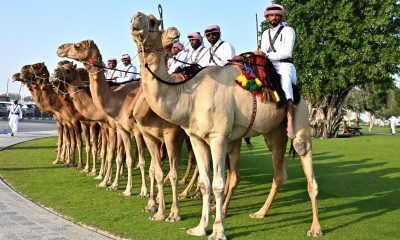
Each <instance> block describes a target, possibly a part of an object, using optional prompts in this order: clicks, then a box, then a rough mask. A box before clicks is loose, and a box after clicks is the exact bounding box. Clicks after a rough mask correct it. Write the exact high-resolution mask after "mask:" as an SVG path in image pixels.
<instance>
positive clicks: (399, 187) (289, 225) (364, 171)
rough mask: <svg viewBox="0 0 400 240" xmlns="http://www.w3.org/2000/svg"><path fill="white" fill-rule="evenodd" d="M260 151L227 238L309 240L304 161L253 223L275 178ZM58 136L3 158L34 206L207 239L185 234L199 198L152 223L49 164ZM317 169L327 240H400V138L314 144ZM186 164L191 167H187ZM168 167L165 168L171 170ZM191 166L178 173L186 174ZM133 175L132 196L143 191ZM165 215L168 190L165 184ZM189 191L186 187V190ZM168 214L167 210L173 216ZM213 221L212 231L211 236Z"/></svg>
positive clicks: (135, 205) (119, 229) (146, 234)
mask: <svg viewBox="0 0 400 240" xmlns="http://www.w3.org/2000/svg"><path fill="white" fill-rule="evenodd" d="M252 141H253V143H254V150H253V151H252V152H250V151H249V150H247V149H246V148H245V144H243V150H242V155H241V164H240V169H241V176H242V177H241V182H240V184H239V187H238V189H237V190H236V192H235V195H234V197H233V199H232V202H231V204H230V208H229V212H228V218H227V219H226V220H225V227H226V229H225V233H226V235H227V237H228V239H307V237H306V236H305V235H306V232H307V231H308V230H309V227H310V225H311V220H312V215H311V205H310V201H309V198H308V194H307V191H306V180H305V178H304V174H303V171H302V168H301V164H300V162H299V159H294V160H293V159H291V158H290V157H289V156H288V155H287V157H286V165H287V173H288V181H287V182H286V183H285V184H284V185H283V186H282V188H281V189H280V192H279V193H278V195H277V197H276V199H275V202H274V204H273V206H272V208H271V210H270V212H269V214H268V216H267V217H266V218H264V219H250V218H249V217H248V215H249V214H250V213H252V212H255V211H257V210H258V209H259V208H260V207H261V206H262V204H263V203H264V201H265V199H266V196H267V193H268V191H269V188H270V186H271V181H272V177H273V172H272V165H271V154H270V152H268V151H266V150H265V149H266V148H265V145H264V144H263V140H262V139H261V138H254V139H253V140H252ZM55 142H56V139H55V138H46V139H40V140H36V141H30V142H25V143H22V144H19V145H16V146H14V147H12V148H10V149H7V150H5V151H2V152H0V175H1V176H3V177H4V178H5V179H6V180H7V181H8V182H9V183H10V184H11V185H12V186H14V187H15V188H16V189H17V190H18V191H20V192H21V193H23V194H25V195H27V196H28V197H29V198H31V199H32V200H33V201H35V202H39V203H41V204H43V205H46V206H48V207H51V208H53V209H55V210H56V211H58V212H60V213H62V214H64V215H67V216H69V217H71V218H72V219H73V221H75V222H83V223H86V224H88V225H92V226H95V227H98V228H100V229H103V230H106V231H109V232H111V233H113V234H116V235H119V236H122V237H128V238H133V239H146V240H147V239H205V238H198V237H190V236H188V235H187V234H186V229H188V228H190V227H194V226H196V225H197V223H198V222H199V220H200V215H201V200H198V199H197V200H195V199H185V200H182V201H180V206H181V216H182V220H181V221H180V222H177V223H166V222H152V221H150V220H148V217H149V216H151V214H150V213H142V212H141V209H142V208H143V207H144V206H145V205H146V203H147V199H139V198H137V197H136V196H132V197H128V198H124V197H121V196H119V193H121V192H122V191H123V189H124V184H125V183H126V178H123V179H122V183H121V185H120V190H119V191H117V192H111V191H106V190H105V189H99V188H96V187H95V185H96V183H98V180H94V179H92V178H91V177H88V176H86V175H85V174H82V173H80V172H78V171H76V170H74V169H73V168H66V167H64V166H61V165H57V166H52V165H50V164H49V163H50V162H51V161H52V160H54V159H55V155H56V154H55V152H54V149H55ZM313 143H314V171H315V174H316V177H317V181H318V184H319V195H318V206H319V216H320V223H321V225H322V230H323V232H324V234H325V236H324V237H323V239H400V230H399V229H400V228H399V226H400V225H399V223H400V158H399V156H398V152H397V151H398V150H399V146H400V136H399V135H395V136H391V135H363V136H356V137H352V138H341V139H327V140H319V139H317V140H314V142H313ZM184 163H185V161H184ZM166 168H167V166H164V169H166ZM184 168H185V166H181V167H180V173H181V175H182V173H183V171H184ZM139 187H140V178H139V171H138V170H136V171H134V185H133V192H134V194H138V193H139ZM165 189H166V193H167V196H166V200H167V201H168V202H167V209H168V208H169V207H170V201H171V194H170V185H169V184H167V186H166V188H165ZM181 189H183V186H181ZM168 213H169V212H167V214H168ZM212 222H213V218H210V225H209V228H208V231H207V233H208V234H210V233H211V229H212Z"/></svg>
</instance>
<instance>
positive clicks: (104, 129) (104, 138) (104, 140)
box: [95, 127, 109, 180]
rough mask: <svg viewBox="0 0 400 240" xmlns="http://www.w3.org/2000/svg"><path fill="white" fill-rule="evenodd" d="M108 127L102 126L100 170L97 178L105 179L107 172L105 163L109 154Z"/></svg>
mask: <svg viewBox="0 0 400 240" xmlns="http://www.w3.org/2000/svg"><path fill="white" fill-rule="evenodd" d="M108 128H109V127H102V128H101V137H100V140H101V148H100V171H99V174H98V175H97V177H95V179H99V180H101V179H103V177H104V174H105V165H106V156H107V140H108V138H109V136H108Z"/></svg>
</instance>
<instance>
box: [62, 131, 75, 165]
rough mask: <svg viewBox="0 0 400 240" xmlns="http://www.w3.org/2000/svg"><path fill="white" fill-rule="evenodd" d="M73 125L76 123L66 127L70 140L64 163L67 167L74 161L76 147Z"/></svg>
mask: <svg viewBox="0 0 400 240" xmlns="http://www.w3.org/2000/svg"><path fill="white" fill-rule="evenodd" d="M75 125H76V123H74V124H71V125H70V126H69V127H68V132H69V140H70V144H71V146H70V149H69V152H68V160H67V161H66V162H65V163H64V164H65V166H67V167H72V166H73V165H74V162H75V147H76V135H75Z"/></svg>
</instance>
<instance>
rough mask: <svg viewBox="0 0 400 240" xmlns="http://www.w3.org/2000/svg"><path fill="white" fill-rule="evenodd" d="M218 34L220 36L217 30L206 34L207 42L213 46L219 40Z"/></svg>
mask: <svg viewBox="0 0 400 240" xmlns="http://www.w3.org/2000/svg"><path fill="white" fill-rule="evenodd" d="M220 36H221V33H219V32H213V33H207V34H206V38H207V40H208V42H209V43H210V44H211V45H213V46H214V44H215V43H216V42H217V41H218V40H219V37H220Z"/></svg>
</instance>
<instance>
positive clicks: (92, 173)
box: [88, 170, 97, 177]
mask: <svg viewBox="0 0 400 240" xmlns="http://www.w3.org/2000/svg"><path fill="white" fill-rule="evenodd" d="M96 174H97V171H93V170H92V171H90V173H88V176H89V177H94V176H96Z"/></svg>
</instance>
